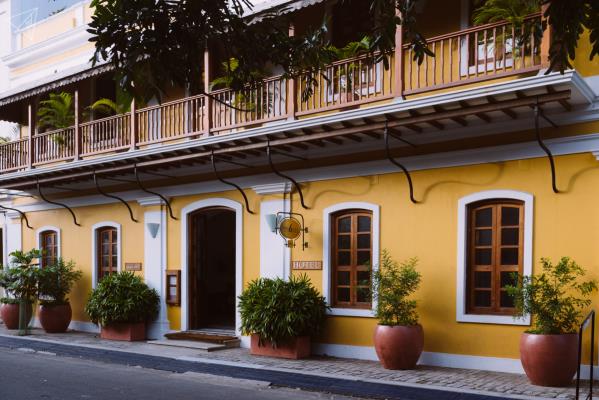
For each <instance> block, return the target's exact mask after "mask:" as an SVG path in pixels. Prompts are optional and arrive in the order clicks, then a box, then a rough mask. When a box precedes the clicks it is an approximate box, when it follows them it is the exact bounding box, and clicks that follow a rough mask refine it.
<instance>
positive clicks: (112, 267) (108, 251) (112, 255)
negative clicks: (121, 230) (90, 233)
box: [96, 227, 119, 280]
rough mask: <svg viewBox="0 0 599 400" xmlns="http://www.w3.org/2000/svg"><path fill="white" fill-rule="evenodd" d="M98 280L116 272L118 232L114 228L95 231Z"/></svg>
mask: <svg viewBox="0 0 599 400" xmlns="http://www.w3.org/2000/svg"><path fill="white" fill-rule="evenodd" d="M96 234H97V235H98V237H97V241H96V243H97V247H98V248H97V249H96V251H97V257H98V260H97V261H98V262H97V266H98V280H100V279H102V278H103V277H104V276H106V275H109V274H112V273H114V272H117V271H118V258H119V257H118V232H117V230H116V228H112V227H104V228H99V229H98V230H97V233H96Z"/></svg>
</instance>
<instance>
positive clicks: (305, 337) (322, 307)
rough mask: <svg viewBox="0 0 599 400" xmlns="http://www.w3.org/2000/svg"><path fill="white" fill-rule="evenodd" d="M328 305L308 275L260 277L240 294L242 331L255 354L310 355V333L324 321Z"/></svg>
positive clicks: (290, 356) (280, 355)
mask: <svg viewBox="0 0 599 400" xmlns="http://www.w3.org/2000/svg"><path fill="white" fill-rule="evenodd" d="M326 310H327V305H326V302H325V300H324V297H322V296H321V295H320V294H319V293H318V291H317V290H316V288H315V287H314V286H313V285H312V282H310V279H309V278H308V277H307V276H306V275H301V276H299V277H295V276H291V277H290V278H289V280H288V281H285V280H283V279H280V278H276V279H267V278H260V279H256V280H254V281H252V282H250V284H249V285H248V287H247V289H245V290H244V291H243V293H242V294H241V296H239V313H240V314H241V331H242V333H243V334H244V335H251V336H252V338H251V349H250V350H251V354H253V355H263V356H272V357H281V358H292V359H298V358H304V357H308V356H309V355H310V336H313V335H316V334H317V333H318V332H319V331H320V329H321V328H322V325H323V323H324V319H325V317H326Z"/></svg>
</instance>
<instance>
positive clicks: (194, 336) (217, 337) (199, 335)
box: [164, 330, 238, 344]
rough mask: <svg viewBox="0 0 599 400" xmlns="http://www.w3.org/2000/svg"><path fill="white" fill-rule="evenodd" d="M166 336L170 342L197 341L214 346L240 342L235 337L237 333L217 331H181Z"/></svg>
mask: <svg viewBox="0 0 599 400" xmlns="http://www.w3.org/2000/svg"><path fill="white" fill-rule="evenodd" d="M164 336H165V337H166V338H167V339H170V340H187V341H196V340H197V341H200V342H209V343H214V344H226V343H228V342H230V341H232V340H233V341H234V340H238V338H237V336H235V333H233V332H229V331H217V330H199V331H181V332H173V333H167V334H166V335H164Z"/></svg>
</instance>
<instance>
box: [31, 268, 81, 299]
mask: <svg viewBox="0 0 599 400" xmlns="http://www.w3.org/2000/svg"><path fill="white" fill-rule="evenodd" d="M75 268H76V265H75V263H74V262H73V261H66V262H65V261H64V260H63V259H62V258H58V259H57V260H56V263H54V264H52V265H48V266H46V267H44V268H43V269H41V270H40V272H39V287H38V289H39V297H40V299H41V303H42V304H44V305H62V304H68V302H69V299H67V298H66V296H67V295H68V294H69V292H70V291H71V288H72V287H73V285H74V284H75V282H77V281H78V280H79V279H81V275H82V273H81V271H79V270H76V269H75Z"/></svg>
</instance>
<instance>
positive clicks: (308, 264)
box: [291, 261, 322, 270]
mask: <svg viewBox="0 0 599 400" xmlns="http://www.w3.org/2000/svg"><path fill="white" fill-rule="evenodd" d="M291 268H292V269H298V270H322V261H293V263H292V264H291Z"/></svg>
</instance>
